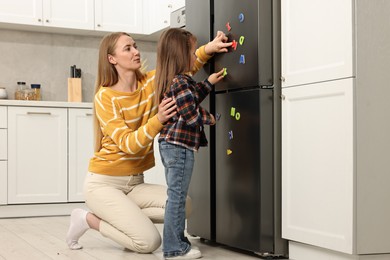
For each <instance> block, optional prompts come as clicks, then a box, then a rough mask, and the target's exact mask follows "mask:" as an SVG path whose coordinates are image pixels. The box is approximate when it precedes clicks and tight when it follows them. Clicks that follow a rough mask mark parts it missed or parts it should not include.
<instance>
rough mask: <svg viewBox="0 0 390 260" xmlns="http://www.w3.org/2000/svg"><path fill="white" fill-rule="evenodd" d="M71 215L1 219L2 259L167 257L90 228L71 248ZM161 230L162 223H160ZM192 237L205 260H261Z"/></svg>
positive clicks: (147, 259)
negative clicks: (129, 247) (67, 238)
mask: <svg viewBox="0 0 390 260" xmlns="http://www.w3.org/2000/svg"><path fill="white" fill-rule="evenodd" d="M68 226H69V216H60V217H38V218H9V219H0V260H3V259H5V260H47V259H75V260H84V259H85V260H92V259H100V260H119V259H131V260H156V259H160V260H162V259H164V258H163V254H162V251H161V247H160V248H159V249H157V250H156V251H155V252H154V253H153V254H137V253H134V252H131V251H129V250H124V249H123V248H122V247H120V246H119V245H117V244H116V243H115V242H113V241H111V240H109V239H107V238H104V237H103V236H101V235H100V233H98V232H96V231H94V230H89V231H87V233H85V234H84V236H83V237H82V238H81V239H80V244H82V245H83V246H84V248H83V249H81V250H70V249H68V247H67V245H66V243H65V234H66V232H67V230H68ZM157 227H158V228H159V230H160V231H161V230H162V225H157ZM189 238H190V241H191V243H192V244H193V245H195V246H197V247H199V249H200V250H201V252H202V254H203V258H201V259H204V260H208V259H215V260H256V259H257V260H259V259H260V258H259V257H257V256H255V255H249V254H243V253H241V252H237V251H236V250H232V249H228V248H226V247H223V246H219V245H210V244H207V243H203V242H201V241H200V240H199V238H191V237H189Z"/></svg>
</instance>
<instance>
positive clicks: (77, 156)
mask: <svg viewBox="0 0 390 260" xmlns="http://www.w3.org/2000/svg"><path fill="white" fill-rule="evenodd" d="M68 116H69V130H68V131H69V132H68V138H69V151H68V201H69V202H79V201H84V196H83V186H84V179H85V176H86V175H87V171H88V163H89V160H90V159H91V158H92V156H93V136H94V134H93V120H92V119H93V117H92V109H83V108H80V109H76V108H69V114H68Z"/></svg>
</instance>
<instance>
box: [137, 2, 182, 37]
mask: <svg viewBox="0 0 390 260" xmlns="http://www.w3.org/2000/svg"><path fill="white" fill-rule="evenodd" d="M143 4H144V8H143V12H144V14H143V16H144V32H145V33H146V34H150V33H154V32H157V31H160V30H163V29H166V28H168V27H169V26H170V19H171V13H172V12H173V11H175V10H177V9H179V8H181V7H184V6H185V0H161V1H155V0H144V1H143Z"/></svg>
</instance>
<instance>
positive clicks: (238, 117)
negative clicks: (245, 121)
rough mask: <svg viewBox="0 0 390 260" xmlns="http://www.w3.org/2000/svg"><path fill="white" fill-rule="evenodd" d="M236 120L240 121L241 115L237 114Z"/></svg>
mask: <svg viewBox="0 0 390 260" xmlns="http://www.w3.org/2000/svg"><path fill="white" fill-rule="evenodd" d="M235 118H236V120H240V118H241V114H240V113H238V112H237V113H236V116H235Z"/></svg>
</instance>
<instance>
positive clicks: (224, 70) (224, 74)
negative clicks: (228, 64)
mask: <svg viewBox="0 0 390 260" xmlns="http://www.w3.org/2000/svg"><path fill="white" fill-rule="evenodd" d="M226 75H227V68H223V73H222V76H224V77H225V76H226Z"/></svg>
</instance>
